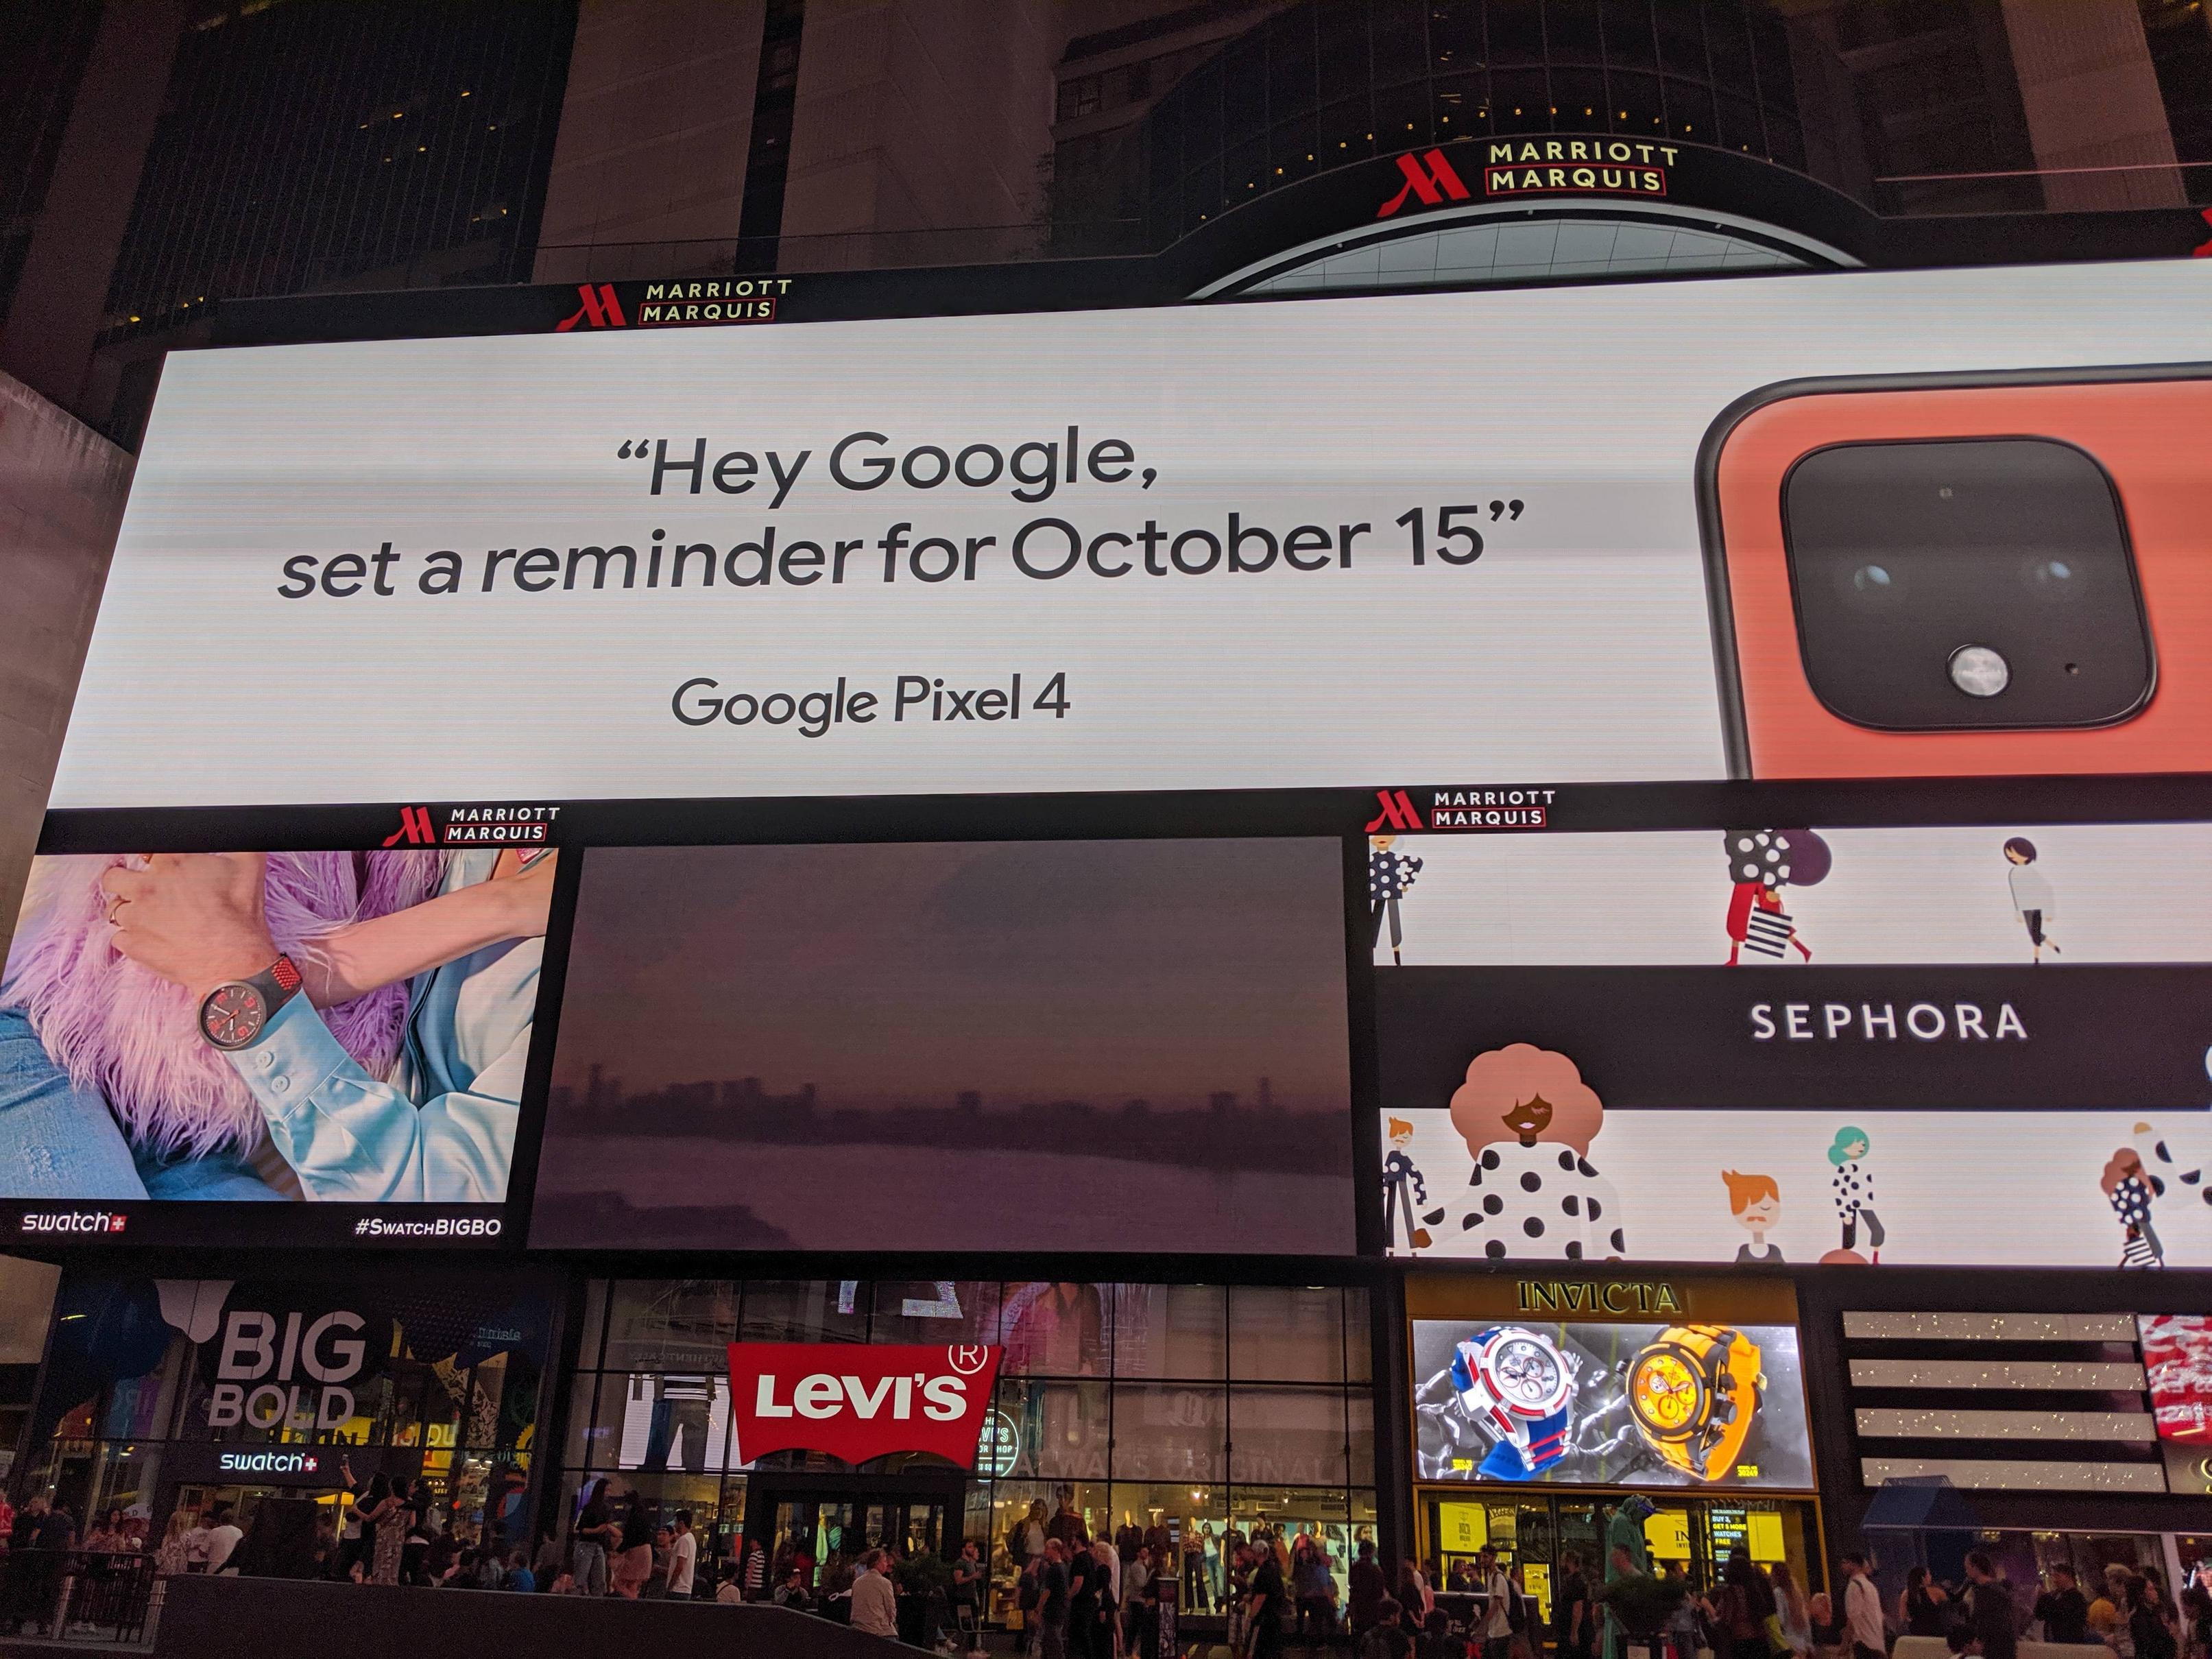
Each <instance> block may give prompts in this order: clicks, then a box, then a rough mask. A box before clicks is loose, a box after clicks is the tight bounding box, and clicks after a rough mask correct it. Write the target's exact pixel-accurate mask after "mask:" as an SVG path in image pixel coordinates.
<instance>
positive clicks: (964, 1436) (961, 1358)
mask: <svg viewBox="0 0 2212 1659" xmlns="http://www.w3.org/2000/svg"><path fill="white" fill-rule="evenodd" d="M1001 1352H1003V1351H1002V1350H1001V1349H1000V1348H999V1347H997V1346H983V1345H981V1344H966V1343H954V1344H951V1345H950V1346H943V1345H938V1344H930V1345H927V1346H898V1345H890V1344H885V1345H880V1346H860V1345H858V1344H853V1343H844V1342H732V1344H730V1404H731V1410H732V1413H733V1415H734V1418H735V1421H736V1427H737V1436H738V1457H739V1458H740V1459H742V1460H743V1461H744V1462H748V1463H750V1462H755V1461H757V1459H759V1458H762V1457H765V1456H766V1455H768V1454H769V1453H770V1452H777V1451H794V1450H796V1451H817V1452H822V1453H823V1454H825V1455H829V1456H831V1457H837V1458H842V1459H843V1460H844V1461H845V1462H848V1463H860V1462H866V1460H867V1459H869V1458H871V1457H883V1456H886V1455H889V1454H890V1453H892V1452H902V1451H908V1452H933V1453H935V1454H936V1455H938V1456H939V1457H942V1458H944V1459H945V1460H946V1461H947V1462H951V1463H957V1465H959V1467H960V1468H963V1469H972V1468H975V1450H976V1445H977V1443H978V1442H979V1441H980V1440H981V1437H982V1432H983V1420H984V1417H985V1414H986V1413H987V1410H988V1408H989V1407H990V1403H991V1386H992V1384H993V1383H995V1382H996V1381H997V1380H998V1375H999V1356H1000V1353H1001Z"/></svg>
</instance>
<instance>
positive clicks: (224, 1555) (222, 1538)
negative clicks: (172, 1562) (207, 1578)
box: [185, 1505, 246, 1572]
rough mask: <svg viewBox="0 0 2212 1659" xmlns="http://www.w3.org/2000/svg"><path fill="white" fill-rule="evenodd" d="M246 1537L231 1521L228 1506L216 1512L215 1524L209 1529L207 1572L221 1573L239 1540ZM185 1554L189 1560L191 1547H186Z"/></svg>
mask: <svg viewBox="0 0 2212 1659" xmlns="http://www.w3.org/2000/svg"><path fill="white" fill-rule="evenodd" d="M245 1536H246V1534H245V1533H244V1532H243V1531H242V1530H241V1529H240V1528H239V1527H238V1526H237V1525H236V1523H235V1522H233V1521H232V1520H231V1518H230V1510H229V1508H228V1505H226V1506H225V1507H223V1508H222V1509H218V1510H216V1512H215V1524H214V1525H213V1526H211V1527H210V1528H208V1541H207V1570H208V1571H210V1572H221V1571H222V1570H223V1566H224V1564H225V1563H226V1562H228V1560H229V1559H230V1555H231V1552H232V1551H233V1550H235V1549H236V1548H237V1547H238V1541H239V1540H240V1539H241V1538H243V1537H245ZM185 1553H186V1556H187V1559H189V1557H190V1554H191V1547H190V1546H189V1545H187V1546H186V1547H185ZM233 1571H235V1569H234V1570H233Z"/></svg>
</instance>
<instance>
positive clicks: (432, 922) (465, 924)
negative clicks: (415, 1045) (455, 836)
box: [295, 857, 554, 1008]
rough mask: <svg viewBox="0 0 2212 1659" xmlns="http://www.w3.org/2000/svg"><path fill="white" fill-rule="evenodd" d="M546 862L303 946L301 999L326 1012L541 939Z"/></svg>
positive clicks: (548, 881) (548, 886) (547, 908)
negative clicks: (494, 949) (465, 960)
mask: <svg viewBox="0 0 2212 1659" xmlns="http://www.w3.org/2000/svg"><path fill="white" fill-rule="evenodd" d="M553 862H554V861H553V860H552V858H550V857H546V858H541V859H538V860H535V861H534V862H533V863H532V864H530V865H529V866H526V867H524V868H520V869H517V870H514V871H513V872H508V873H506V874H501V875H495V876H494V877H493V878H491V879H490V880H489V881H480V882H477V883H475V884H472V885H471V886H467V887H463V888H460V889H459V890H456V891H454V892H450V893H441V894H439V895H438V896H436V897H435V898H431V899H426V900H424V901H423V902H422V903H420V904H417V905H414V906H411V907H410V908H407V909H404V910H395V911H393V912H392V914H391V915H383V916H372V917H371V918H369V919H368V921H356V922H349V923H347V924H346V925H345V926H344V927H337V928H334V929H332V930H331V932H330V933H323V934H319V935H318V936H317V937H315V938H314V939H309V940H307V941H304V942H303V943H302V944H301V947H300V949H299V951H297V952H296V953H295V954H296V955H297V957H298V958H299V965H300V975H301V979H302V980H303V981H305V988H306V990H307V995H308V997H309V998H310V999H311V1000H313V1003H314V1005H315V1006H317V1007H318V1008H329V1007H333V1006H336V1005H337V1004H338V1003H341V1002H350V1001H352V1000H354V999H355V998H356V997H361V996H366V995H368V993H370V992H371V991H374V990H376V989H377V988H379V987H381V986H386V985H391V984H393V983H395V982H397V981H400V980H404V979H412V978H413V977H414V976H415V975H417V974H422V973H428V971H429V970H430V969H433V968H441V967H443V966H444V965H445V964H446V963H449V962H452V961H454V960H456V959H457V958H459V957H465V956H467V955H468V954H469V953H470V952H471V951H481V950H483V948H484V947H485V946H486V945H497V944H499V943H501V941H502V940H506V939H536V938H539V937H541V936H543V935H544V932H545V922H546V918H547V916H548V915H550V912H551V909H552V905H553Z"/></svg>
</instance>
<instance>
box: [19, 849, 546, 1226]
mask: <svg viewBox="0 0 2212 1659" xmlns="http://www.w3.org/2000/svg"><path fill="white" fill-rule="evenodd" d="M557 856H558V855H557V854H554V853H551V852H550V851H546V850H544V849H535V850H528V851H526V850H522V849H519V848H507V849H504V850H502V849H500V848H473V849H470V850H460V849H459V848H415V849H410V848H390V849H384V848H379V849H374V850H368V851H357V852H348V851H328V852H289V851H287V852H273V853H270V852H233V853H196V854H150V855H149V854H59V855H48V856H46V857H42V858H40V859H39V860H36V862H35V863H34V865H33V869H32V872H31V877H30V880H29V883H28V884H27V890H26V892H25V896H24V900H23V905H22V909H21V915H20V917H19V920H18V921H17V925H16V929H15V937H14V940H13V943H12V945H11V947H10V949H9V955H8V959H7V968H6V973H5V975H4V978H0V1169H4V1170H7V1171H8V1175H7V1176H6V1177H5V1185H4V1188H0V1198H4V1199H6V1200H17V1202H15V1203H14V1204H12V1205H10V1206H8V1207H9V1208H11V1209H12V1210H14V1212H15V1214H14V1216H13V1229H14V1230H15V1231H20V1232H21V1233H22V1234H24V1235H27V1236H28V1237H34V1238H36V1237H46V1236H49V1235H51V1236H52V1239H53V1241H54V1242H58V1243H117V1244H130V1243H156V1244H159V1243H179V1242H187V1241H190V1240H192V1239H198V1238H207V1239H225V1240H263V1239H275V1238H279V1237H286V1238H297V1239H307V1240H314V1241H318V1242H323V1243H336V1242H338V1241H341V1240H345V1239H351V1240H355V1241H358V1242H364V1243H369V1242H379V1243H380V1242H393V1243H428V1244H439V1245H454V1244H459V1245H492V1244H495V1243H497V1242H498V1241H499V1239H500V1237H501V1234H502V1232H503V1231H504V1215H505V1204H506V1200H507V1197H508V1182H509V1176H510V1173H511V1170H512V1167H513V1158H514V1152H515V1145H516V1139H517V1136H518V1133H519V1131H520V1123H521V1116H522V1104H521V1103H522V1096H523V1092H524V1089H523V1085H524V1074H525V1071H526V1065H527V1061H528V1057H529V1050H530V1044H531V1038H532V1031H533V1029H534V1025H535V1021H536V1015H537V1008H538V978H539V966H540V960H541V957H542V955H543V947H544V934H545V932H546V928H547V925H548V918H549V915H550V904H551V898H552V890H553V878H554V871H555V866H556V860H557Z"/></svg>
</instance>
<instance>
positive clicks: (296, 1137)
mask: <svg viewBox="0 0 2212 1659" xmlns="http://www.w3.org/2000/svg"><path fill="white" fill-rule="evenodd" d="M529 1047H530V1026H529V1023H528V1021H527V1020H523V1021H521V1022H520V1023H519V1025H518V1028H517V1029H516V1030H514V1031H513V1034H512V1035H511V1036H510V1037H509V1039H508V1041H507V1046H506V1047H505V1048H503V1049H502V1050H501V1052H500V1053H499V1054H497V1055H496V1056H495V1058H493V1060H491V1062H490V1063H489V1065H487V1066H485V1067H484V1068H483V1070H482V1071H481V1072H479V1073H477V1075H476V1076H475V1078H474V1079H471V1086H470V1087H469V1088H467V1089H465V1090H462V1089H456V1090H453V1091H448V1092H447V1093H444V1094H441V1095H435V1096H433V1097H430V1098H429V1099H428V1100H426V1101H424V1102H423V1103H422V1105H421V1106H419V1107H418V1106H416V1104H415V1103H414V1101H413V1100H412V1099H410V1097H409V1096H408V1095H407V1093H406V1092H405V1091H404V1090H402V1089H399V1088H398V1087H397V1086H395V1085H392V1084H389V1083H385V1082H380V1081H379V1080H378V1079H375V1078H374V1077H371V1076H370V1075H369V1074H368V1072H367V1071H365V1070H364V1069H363V1068H362V1065H361V1063H360V1062H359V1061H358V1060H355V1059H354V1058H353V1056H352V1055H351V1054H348V1053H347V1052H346V1051H345V1049H344V1048H343V1047H342V1046H341V1045H340V1044H339V1042H338V1041H337V1038H336V1037H334V1036H331V1032H330V1029H329V1027H327V1026H326V1025H325V1024H323V1020H322V1017H321V1015H320V1014H319V1013H318V1012H316V1011H315V1009H314V1008H313V1006H312V1005H311V1004H309V1003H308V1002H307V1000H306V999H305V998H302V997H295V998H294V999H293V1000H291V1001H289V1002H288V1003H286V1004H285V1005H284V1006H283V1007H282V1008H279V1009H278V1010H277V1011H276V1014H275V1015H274V1016H273V1017H272V1018H270V1022H269V1024H267V1026H265V1027H264V1029H263V1030H262V1032H261V1035H260V1036H258V1038H257V1039H255V1041H254V1042H252V1043H251V1044H249V1045H248V1046H247V1047H246V1048H241V1049H238V1050H236V1051H234V1052H233V1053H231V1054H228V1055H227V1056H226V1057H227V1058H228V1060H230V1062H231V1064H232V1066H234V1067H235V1068H236V1070H237V1072H238V1074H239V1076H240V1078H241V1079H244V1080H245V1082H246V1086H247V1088H249V1089H250V1090H252V1093H253V1097H254V1099H255V1101H256V1102H257V1103H258V1104H259V1106H260V1108H261V1111H262V1115H263V1117H264V1119H266V1121H267V1122H268V1124H269V1134H270V1140H271V1142H272V1143H273V1144H274V1145H275V1146H276V1151H277V1152H278V1154H279V1155H280V1156H282V1157H283V1159H284V1161H285V1162H286V1163H287V1164H290V1165H291V1166H292V1168H293V1170H295V1172H296V1173H297V1174H298V1176H299V1177H300V1184H301V1187H302V1188H305V1189H306V1192H307V1196H308V1197H309V1198H311V1199H320V1200H331V1199H338V1200H352V1201H355V1202H362V1203H378V1202H390V1201H401V1202H416V1203H423V1202H446V1203H496V1202H498V1201H500V1200H502V1199H504V1198H505V1197H506V1195H507V1170H508V1167H509V1165H510V1164H511V1163H512V1161H513V1152H514V1135H515V1127H516V1124H517V1122H518V1121H520V1115H521V1104H520V1102H521V1095H522V1074H523V1066H524V1064H525V1062H526V1059H527V1056H528V1051H529Z"/></svg>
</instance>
